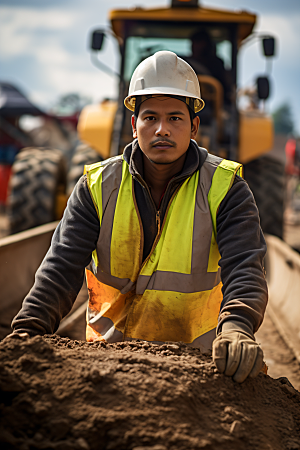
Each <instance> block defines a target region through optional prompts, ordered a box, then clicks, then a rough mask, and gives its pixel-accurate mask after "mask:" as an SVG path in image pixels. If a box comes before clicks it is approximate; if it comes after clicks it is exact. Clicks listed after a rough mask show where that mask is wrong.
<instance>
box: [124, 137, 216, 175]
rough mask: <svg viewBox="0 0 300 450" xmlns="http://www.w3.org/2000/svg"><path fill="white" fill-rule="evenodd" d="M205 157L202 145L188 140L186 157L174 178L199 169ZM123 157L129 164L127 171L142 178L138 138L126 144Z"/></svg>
mask: <svg viewBox="0 0 300 450" xmlns="http://www.w3.org/2000/svg"><path fill="white" fill-rule="evenodd" d="M206 157H207V150H206V149H205V148H202V147H198V145H197V143H196V142H195V141H193V140H191V141H190V145H189V148H188V149H187V152H186V158H185V161H184V165H183V168H182V170H181V172H180V173H179V174H177V175H176V177H174V179H177V178H178V177H180V178H187V177H190V176H191V175H192V174H193V173H194V172H196V170H198V169H200V167H201V166H202V164H203V163H204V161H205V159H206ZM123 158H124V160H125V161H126V162H127V164H128V165H129V172H130V174H131V175H132V176H133V177H141V178H142V179H144V164H143V153H142V150H141V149H140V146H139V144H138V140H137V139H135V140H134V141H132V142H131V143H130V144H128V145H127V146H126V147H125V149H124V153H123Z"/></svg>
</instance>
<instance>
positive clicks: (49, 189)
mask: <svg viewBox="0 0 300 450" xmlns="http://www.w3.org/2000/svg"><path fill="white" fill-rule="evenodd" d="M66 172H67V170H66V162H65V159H64V157H63V155H62V153H61V151H60V150H55V149H49V148H32V147H28V148H25V149H24V150H22V151H21V152H20V153H19V154H18V155H17V157H16V160H15V162H14V164H13V167H12V176H11V180H10V186H9V192H10V193H9V198H8V215H9V223H10V232H11V234H14V233H18V232H20V231H23V230H27V229H29V228H33V227H36V226H39V225H43V224H45V223H48V222H53V221H54V220H56V219H58V217H56V205H57V204H56V202H57V198H58V194H59V193H64V192H65V189H66V177H67V174H66Z"/></svg>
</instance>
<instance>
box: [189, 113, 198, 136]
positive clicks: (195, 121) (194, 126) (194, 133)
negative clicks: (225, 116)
mask: <svg viewBox="0 0 300 450" xmlns="http://www.w3.org/2000/svg"><path fill="white" fill-rule="evenodd" d="M199 124H200V119H199V117H198V116H196V117H194V119H193V123H192V131H191V139H195V138H196V136H197V133H198V128H199Z"/></svg>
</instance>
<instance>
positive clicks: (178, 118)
mask: <svg viewBox="0 0 300 450" xmlns="http://www.w3.org/2000/svg"><path fill="white" fill-rule="evenodd" d="M170 120H175V121H177V120H180V117H177V116H172V117H171V118H170Z"/></svg>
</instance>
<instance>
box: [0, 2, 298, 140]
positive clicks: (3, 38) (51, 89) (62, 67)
mask: <svg viewBox="0 0 300 450" xmlns="http://www.w3.org/2000/svg"><path fill="white" fill-rule="evenodd" d="M169 3H170V0H126V1H125V0H109V1H107V0H0V81H6V82H10V83H12V84H15V85H16V86H18V87H19V88H20V89H21V90H22V91H23V92H24V93H25V94H26V95H27V96H28V97H29V98H30V99H31V100H32V101H33V102H34V103H35V104H36V105H37V106H40V107H41V108H43V109H45V110H48V109H49V108H50V107H51V106H53V105H54V104H55V103H56V102H57V100H58V98H59V97H60V96H62V95H65V94H68V93H73V92H77V93H80V94H82V95H84V96H87V97H89V98H90V99H91V101H92V102H98V101H101V99H103V98H105V97H110V98H116V96H117V85H118V79H117V77H113V76H110V75H108V74H105V73H103V72H101V71H99V69H97V68H96V67H94V65H93V64H92V62H91V60H90V52H89V49H88V47H89V44H88V43H89V36H90V32H91V30H93V29H96V28H106V29H107V28H109V21H108V13H109V10H111V9H117V8H128V7H134V6H142V7H155V6H161V7H163V6H167V5H169ZM201 4H202V6H204V7H208V8H209V7H216V8H221V9H222V8H225V9H233V10H247V11H249V12H254V13H256V14H257V16H258V19H257V24H256V28H255V31H256V32H263V33H268V34H271V35H273V36H275V37H276V39H277V54H276V56H275V58H274V59H273V63H272V72H271V75H270V81H271V97H270V99H269V101H268V102H267V105H266V108H267V110H268V111H269V112H273V111H274V110H275V109H276V108H278V107H279V106H281V105H282V104H283V103H286V102H287V103H289V104H290V105H291V108H292V113H293V116H294V121H295V128H296V132H297V133H298V134H300V82H299V81H300V57H299V54H300V53H299V47H300V1H299V0H285V1H284V2H283V1H282V0H227V1H221V0H205V1H204V0H201ZM99 58H100V60H101V61H103V62H104V63H106V64H107V65H108V66H110V67H111V68H112V69H114V70H115V71H116V72H118V66H119V57H118V47H117V44H116V42H115V41H114V38H113V37H110V38H108V39H107V40H106V43H105V48H104V50H103V51H102V52H101V54H100V55H99ZM265 68H266V63H265V58H264V57H263V54H262V49H261V44H260V45H259V43H258V42H257V43H253V44H252V45H250V44H248V45H246V46H244V47H243V48H242V49H241V50H240V53H239V71H238V85H239V87H245V86H250V85H251V84H253V82H254V80H255V79H256V77H257V76H258V75H263V74H264V73H265Z"/></svg>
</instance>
